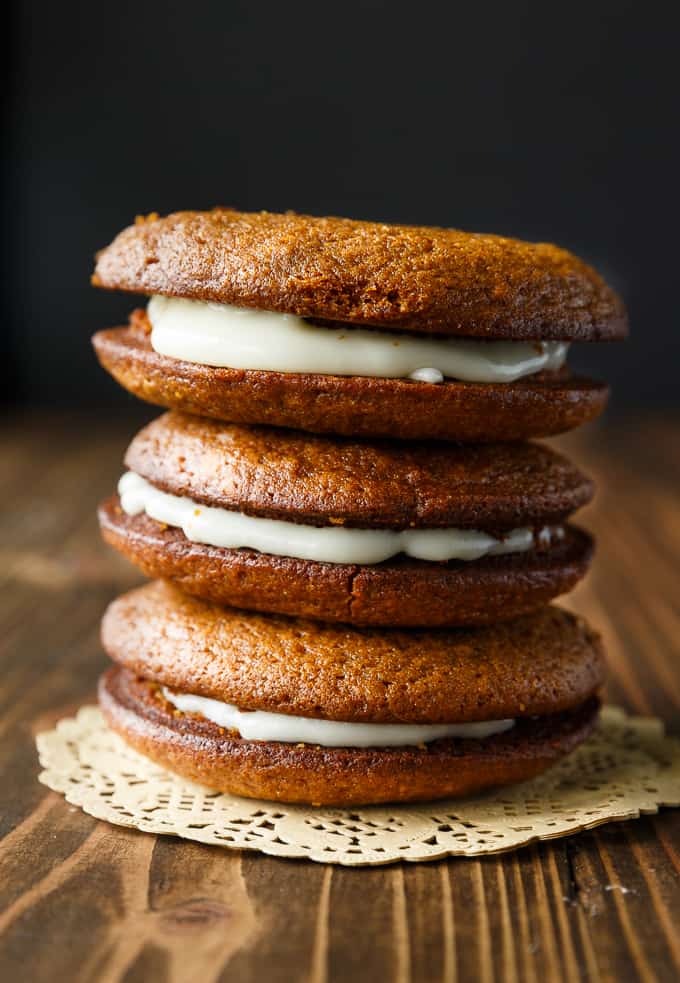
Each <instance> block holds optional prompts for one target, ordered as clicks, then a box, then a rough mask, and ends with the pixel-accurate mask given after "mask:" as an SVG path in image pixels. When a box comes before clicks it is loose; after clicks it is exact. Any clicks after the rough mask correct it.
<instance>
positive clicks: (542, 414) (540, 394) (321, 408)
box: [93, 312, 608, 442]
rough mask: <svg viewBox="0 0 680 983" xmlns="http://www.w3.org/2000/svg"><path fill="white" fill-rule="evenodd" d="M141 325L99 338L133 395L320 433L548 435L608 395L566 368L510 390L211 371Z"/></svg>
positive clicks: (102, 354)
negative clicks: (172, 351) (153, 338)
mask: <svg viewBox="0 0 680 983" xmlns="http://www.w3.org/2000/svg"><path fill="white" fill-rule="evenodd" d="M145 320H146V319H145V318H144V317H143V316H141V312H140V315H137V316H135V317H134V318H133V322H132V326H131V327H128V328H113V329H111V330H107V331H100V332H98V333H97V334H96V335H95V336H94V338H93V344H94V347H95V351H96V353H97V357H98V358H99V361H100V362H101V364H102V366H103V367H104V368H105V369H106V370H107V371H108V372H110V373H111V375H112V376H113V377H114V378H115V379H116V380H117V381H118V382H119V383H120V384H121V385H122V386H123V387H124V388H125V389H128V390H129V391H130V392H131V393H133V394H134V395H135V396H138V397H139V398H140V399H143V400H145V401H146V402H148V403H153V404H155V405H157V406H164V407H167V408H169V409H177V410H183V411H185V412H187V413H193V414H197V415H198V416H207V417H212V418H214V419H217V420H228V421H234V422H238V423H263V424H268V425H270V426H280V427H291V428H297V429H301V430H309V431H312V432H314V433H337V434H344V435H347V436H359V437H362V436H363V437H390V438H399V439H419V440H420V439H432V440H461V441H466V442H474V441H493V440H505V441H507V440H523V439H526V438H529V437H548V436H551V435H553V434H558V433H563V432H565V431H567V430H571V429H572V428H573V427H577V426H580V425H581V424H583V423H587V422H588V421H589V420H593V419H594V418H595V417H597V416H599V414H600V413H601V412H602V410H603V409H604V407H605V405H606V402H607V396H608V390H607V387H606V386H604V385H602V384H601V383H598V382H593V381H591V380H589V379H583V378H575V377H573V376H571V375H570V374H569V372H568V371H567V370H563V371H561V372H544V373H541V374H540V375H535V376H529V377H527V378H525V379H521V380H519V381H517V382H512V383H502V384H500V383H499V384H494V383H473V382H456V381H450V380H447V381H446V382H444V383H442V384H441V385H433V384H431V383H425V382H412V381H410V380H404V379H377V378H363V377H357V376H350V377H344V376H332V375H305V374H299V373H283V372H266V371H255V370H244V369H229V368H213V367H211V366H207V365H198V364H195V363H193V362H185V361H183V360H180V359H175V358H169V357H167V356H165V355H159V354H157V353H156V352H155V351H154V350H153V348H152V347H151V344H150V342H149V338H148V334H147V331H146V328H145V327H144V324H145Z"/></svg>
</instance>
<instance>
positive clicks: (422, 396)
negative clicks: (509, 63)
mask: <svg viewBox="0 0 680 983" xmlns="http://www.w3.org/2000/svg"><path fill="white" fill-rule="evenodd" d="M93 282H94V283H95V284H96V285H97V286H102V287H106V288H109V289H120V290H127V291H132V292H138V293H146V294H151V300H150V302H149V305H148V308H147V311H146V312H145V311H137V312H135V313H134V314H133V316H132V318H131V322H130V326H129V327H127V328H116V329H112V330H109V331H102V332H99V333H98V334H97V335H95V338H94V339H93V341H94V346H95V350H96V352H97V355H98V357H99V360H100V362H101V364H102V365H103V366H104V368H106V369H107V370H108V371H109V372H111V374H112V375H113V376H114V377H115V378H116V379H117V380H118V381H119V382H120V383H121V384H122V385H123V386H125V387H126V388H127V389H129V390H130V391H131V392H133V393H134V394H135V395H137V396H139V397H140V398H142V399H145V400H147V401H148V402H152V403H156V404H159V405H161V406H166V407H169V408H173V409H180V410H184V411H187V412H191V413H196V414H198V415H205V416H210V417H213V418H216V419H223V420H229V421H236V422H244V423H264V424H268V425H275V426H284V427H291V428H297V429H303V430H309V431H312V432H321V433H338V434H344V435H348V436H368V437H371V436H372V437H375V436H382V437H392V438H395V437H396V438H405V439H440V440H462V441H467V442H474V441H490V440H491V441H492V440H518V439H524V438H526V437H532V436H548V435H551V434H555V433H560V432H563V431H565V430H568V429H570V428H571V427H574V426H577V425H579V424H581V423H584V422H586V421H587V420H590V419H593V418H594V417H595V416H597V415H598V414H599V413H600V412H601V411H602V409H603V407H604V405H605V403H606V399H607V389H606V387H605V386H603V385H601V384H599V383H596V382H593V381H591V380H588V379H581V378H574V377H572V375H571V374H570V373H569V371H568V369H567V368H566V358H567V348H568V346H569V343H571V342H572V341H577V340H580V341H597V340H603V339H616V338H621V337H623V336H624V335H625V333H626V330H627V328H626V314H625V310H624V308H623V305H622V303H621V301H620V299H619V298H618V297H617V296H616V294H615V293H614V292H613V291H612V290H611V289H610V288H609V287H607V285H606V284H605V283H604V281H603V280H602V279H601V278H600V277H599V276H598V274H597V273H596V272H595V271H594V270H592V269H591V268H590V267H588V266H587V265H586V264H584V263H583V262H581V261H580V260H579V259H577V258H576V257H575V256H572V255H571V254H570V253H568V252H566V251H565V250H562V249H559V248H558V247H556V246H552V245H547V244H531V243H526V242H520V241H518V240H514V239H507V238H502V237H499V236H491V235H478V234H471V233H465V232H458V231H456V230H450V229H435V228H418V227H407V226H390V225H384V224H378V223H371V222H355V221H350V220H346V219H337V218H327V219H318V218H313V217H310V216H303V215H292V214H285V215H273V214H269V213H264V212H263V213H257V214H246V213H239V212H235V211H233V210H229V209H216V210H214V211H212V212H207V213H200V212H182V213H177V214H175V215H170V216H168V217H167V218H164V219H159V218H158V217H157V216H152V217H150V218H149V220H141V221H140V222H138V223H137V224H136V225H134V226H132V227H131V228H129V229H126V230H125V231H124V232H122V233H121V234H120V235H119V236H118V237H117V239H116V240H115V241H114V242H113V243H112V244H111V245H110V246H109V247H107V248H106V249H104V250H102V252H101V253H100V254H99V256H98V259H97V266H96V271H95V274H94V277H93Z"/></svg>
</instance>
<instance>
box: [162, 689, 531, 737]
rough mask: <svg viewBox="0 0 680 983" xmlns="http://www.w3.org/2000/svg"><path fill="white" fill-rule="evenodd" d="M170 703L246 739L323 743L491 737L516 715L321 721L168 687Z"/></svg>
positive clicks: (504, 727) (512, 722) (508, 726)
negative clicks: (465, 720) (446, 720)
mask: <svg viewBox="0 0 680 983" xmlns="http://www.w3.org/2000/svg"><path fill="white" fill-rule="evenodd" d="M163 695H164V696H165V698H166V700H168V702H169V703H172V705H173V706H175V707H177V709H178V710H181V711H183V712H184V713H200V715H201V716H202V717H206V718H207V719H208V720H212V722H213V723H214V724H217V725H218V726H219V727H224V728H225V729H226V730H237V731H238V732H239V734H240V735H241V737H243V738H244V739H245V740H246V741H283V742H284V743H286V744H301V743H302V744H320V745H321V746H322V747H404V746H406V745H409V744H426V743H427V742H428V741H437V740H440V739H441V738H443V737H474V738H483V737H490V736H491V735H492V734H502V733H503V731H506V730H509V729H510V728H511V727H512V726H513V725H514V723H515V721H514V720H483V721H478V722H475V723H470V724H352V723H347V722H345V721H339V720H315V719H313V718H311V717H295V716H292V715H289V714H285V713H267V712H265V711H264V710H239V709H238V707H235V706H233V704H231V703H222V701H221V700H211V699H209V698H208V697H206V696H193V695H192V694H190V693H173V692H172V691H171V690H169V689H167V688H165V687H164V688H163Z"/></svg>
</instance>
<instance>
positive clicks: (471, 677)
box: [102, 581, 605, 723]
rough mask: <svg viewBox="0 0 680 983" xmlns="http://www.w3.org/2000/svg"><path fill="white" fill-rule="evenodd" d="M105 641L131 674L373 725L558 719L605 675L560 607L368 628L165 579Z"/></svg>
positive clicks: (592, 643) (105, 633) (263, 706)
mask: <svg viewBox="0 0 680 983" xmlns="http://www.w3.org/2000/svg"><path fill="white" fill-rule="evenodd" d="M102 641H103V645H104V648H105V649H106V651H107V653H108V654H109V656H110V657H111V658H112V659H113V660H114V661H116V662H118V663H119V664H120V665H122V666H124V667H125V668H126V669H129V670H130V671H132V672H134V673H136V674H138V675H140V676H143V677H145V678H147V679H149V680H153V681H155V682H159V683H163V684H165V685H167V686H170V687H172V688H175V689H176V690H178V691H180V692H185V693H194V694H196V695H200V696H207V697H211V698H213V699H217V700H222V701H224V702H226V703H234V704H235V705H236V706H238V707H240V708H241V709H243V710H269V711H272V712H279V713H289V714H293V715H297V716H303V717H318V718H322V719H328V720H346V721H363V722H374V723H399V722H401V723H465V722H469V721H475V720H501V719H504V718H507V717H518V716H519V717H522V716H534V715H542V714H546V713H554V712H557V711H561V710H564V709H568V708H571V707H574V706H576V705H578V704H579V703H582V702H583V701H584V700H585V699H587V698H588V697H589V696H590V695H591V694H592V693H593V692H594V691H595V690H597V689H598V687H599V686H600V685H601V684H602V682H603V679H604V672H605V665H604V656H603V653H602V647H601V643H600V640H599V637H598V636H597V635H596V634H595V633H594V632H592V631H590V629H589V628H588V626H587V625H586V624H585V623H584V622H583V621H582V620H580V619H578V618H576V617H574V615H572V614H569V613H568V612H566V611H563V610H561V609H560V608H556V607H546V608H543V609H541V610H540V611H537V612H536V613H534V614H530V615H525V616H523V617H521V618H518V619H517V620H514V621H509V622H502V623H499V624H496V625H490V626H487V627H483V628H467V629H462V628H459V629H457V630H413V629H412V630H410V631H406V630H398V629H381V630H378V629H369V628H363V629H361V628H352V627H349V626H346V625H331V624H323V623H319V622H314V621H306V620H302V619H289V618H285V617H282V616H279V615H262V614H254V613H246V612H244V611H239V610H234V609H230V608H225V607H221V606H219V605H216V604H211V603H208V602H205V601H200V600H198V599H196V598H192V597H189V596H187V595H184V594H182V593H181V592H180V591H179V590H177V588H175V587H172V586H171V585H170V584H169V583H166V582H163V581H155V582H153V583H151V584H147V585H145V586H144V587H140V588H137V589H136V590H133V591H130V592H129V593H127V594H124V595H123V596H122V597H119V598H118V599H117V600H116V601H114V602H113V603H112V604H111V605H110V606H109V608H108V610H107V612H106V614H105V615H104V619H103V622H102Z"/></svg>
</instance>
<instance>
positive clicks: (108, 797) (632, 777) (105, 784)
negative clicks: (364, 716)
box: [37, 707, 680, 866]
mask: <svg viewBox="0 0 680 983" xmlns="http://www.w3.org/2000/svg"><path fill="white" fill-rule="evenodd" d="M37 745H38V751H39V754H40V762H41V764H42V766H43V768H44V769H45V770H44V771H43V772H42V773H41V774H40V781H41V782H42V783H43V784H44V785H47V786H48V787H49V788H51V789H53V790H54V791H55V792H61V793H63V794H64V795H65V796H66V799H67V801H68V802H71V803H73V804H74V805H77V806H80V807H81V808H82V809H83V810H84V811H85V812H87V813H89V814H90V815H91V816H95V817H96V818H97V819H105V820H107V821H108V822H110V823H115V824H117V825H119V826H133V827H135V828H136V829H139V830H143V831H144V832H148V833H168V834H172V835H173V836H181V837H184V838H185V839H188V840H198V841H199V842H200V843H211V844H215V845H217V846H223V847H232V848H236V849H244V850H260V851H262V853H267V854H271V855H273V856H277V857H306V858H307V859H309V860H316V861H318V862H321V863H336V864H346V865H350V866H359V865H362V864H386V863H391V862H393V861H395V860H412V861H413V860H436V859H437V858H440V857H446V856H466V857H471V856H479V855H481V854H489V853H500V852H502V851H504V850H510V849H513V848H515V847H518V846H522V845H524V844H527V843H531V842H533V841H535V840H545V839H552V838H554V837H558V836H565V835H567V834H568V833H575V832H577V831H579V830H583V829H589V828H591V827H593V826H598V825H599V824H600V823H606V822H610V821H611V820H620V819H633V818H635V817H637V816H639V815H641V814H648V813H655V812H657V811H658V808H659V806H662V805H666V806H678V805H680V741H677V740H675V739H673V738H669V737H666V736H664V730H663V724H662V723H661V721H659V720H656V719H652V718H646V717H629V716H627V715H626V714H625V713H624V712H623V711H622V710H620V709H617V708H614V707H605V709H604V710H603V712H602V716H601V720H600V724H599V726H598V729H597V730H596V732H595V734H594V735H593V736H592V737H591V738H590V740H589V741H588V742H587V743H586V744H584V745H582V746H581V747H580V748H578V749H577V750H576V751H575V752H574V753H573V754H571V755H570V756H569V757H567V758H565V759H564V760H563V761H562V762H560V763H559V764H558V765H556V766H555V767H554V768H552V769H551V770H550V771H549V772H548V773H547V774H545V775H542V776H540V777H539V778H536V779H533V780H532V781H530V782H525V783H523V784H522V785H515V786H512V787H510V788H504V789H500V790H498V791H495V792H492V793H490V794H486V795H483V796H477V797H475V798H470V799H449V800H447V801H442V802H430V803H426V804H424V805H421V804H417V805H410V806H399V805H396V806H391V807H387V808H385V807H384V806H368V807H365V808H358V809H352V810H348V809H328V808H319V809H314V808H311V807H307V806H287V805H284V804H281V803H272V802H261V801H256V800H254V799H240V798H236V797H235V796H231V795H225V794H222V793H219V792H215V791H212V790H211V789H208V788H204V787H203V786H201V785H196V784H194V783H193V782H190V781H187V780H186V779H184V778H179V777H178V776H176V775H173V774H171V773H170V772H167V771H165V770H163V769H162V768H160V767H159V766H158V765H155V764H154V763H153V762H151V761H149V760H147V759H146V758H143V757H142V756H141V755H139V754H137V753H136V752H135V751H133V750H131V749H130V748H129V747H128V746H127V745H126V744H125V743H124V742H123V741H122V740H121V739H120V738H119V737H118V736H117V735H116V734H114V733H113V732H112V731H110V730H109V729H108V728H107V726H106V724H105V723H104V719H103V717H102V715H101V713H100V711H99V710H98V709H97V708H96V707H83V708H82V709H81V710H80V711H79V713H78V715H77V716H76V717H75V718H70V719H66V720H62V721H60V722H59V724H58V725H57V727H56V729H55V730H51V731H46V732H45V733H42V734H39V735H38V738H37Z"/></svg>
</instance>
